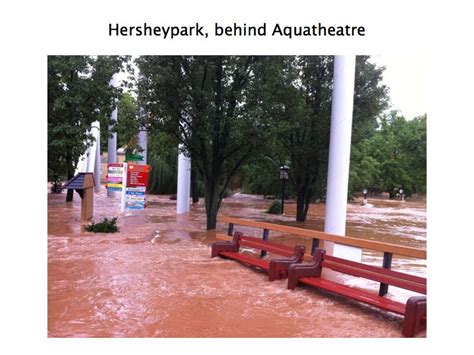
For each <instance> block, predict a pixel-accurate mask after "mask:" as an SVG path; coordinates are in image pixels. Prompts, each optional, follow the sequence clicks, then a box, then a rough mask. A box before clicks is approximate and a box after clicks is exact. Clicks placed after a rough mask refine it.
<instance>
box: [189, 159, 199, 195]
mask: <svg viewBox="0 0 474 355" xmlns="http://www.w3.org/2000/svg"><path fill="white" fill-rule="evenodd" d="M191 197H192V199H193V203H198V202H199V191H198V181H197V173H196V168H195V165H194V164H193V161H192V159H191Z"/></svg>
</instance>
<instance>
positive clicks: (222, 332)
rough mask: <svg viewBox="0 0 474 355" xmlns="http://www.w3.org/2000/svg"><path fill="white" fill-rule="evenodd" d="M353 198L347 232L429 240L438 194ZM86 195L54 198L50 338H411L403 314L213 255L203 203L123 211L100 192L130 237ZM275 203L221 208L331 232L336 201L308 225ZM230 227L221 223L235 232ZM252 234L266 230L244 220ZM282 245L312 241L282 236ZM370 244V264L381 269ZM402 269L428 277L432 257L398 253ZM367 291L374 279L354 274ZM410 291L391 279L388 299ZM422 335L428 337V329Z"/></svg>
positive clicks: (244, 199) (237, 201)
mask: <svg viewBox="0 0 474 355" xmlns="http://www.w3.org/2000/svg"><path fill="white" fill-rule="evenodd" d="M369 202H370V205H368V206H360V201H356V202H353V203H350V204H349V206H348V214H347V232H346V234H347V235H350V236H353V237H357V238H366V239H371V240H379V241H383V242H388V243H394V244H400V245H406V246H412V247H416V248H426V201H425V200H421V199H420V200H417V201H406V202H401V201H390V200H384V199H373V200H369ZM80 204H81V201H80V198H79V196H78V195H77V194H76V195H75V197H74V201H73V202H72V203H66V202H65V194H64V193H63V194H61V195H51V194H49V195H48V336H49V337H134V338H136V337H215V338H217V337H247V338H248V337H284V338H286V337H317V338H319V337H364V338H368V337H400V336H401V333H400V329H401V326H402V321H403V320H402V317H400V316H397V315H395V314H391V313H387V312H383V311H379V310H377V309H374V308H371V307H369V306H364V305H361V304H358V303H355V302H351V301H347V300H345V299H342V298H339V297H336V296H332V295H330V294H325V293H321V292H318V291H316V290H315V289H314V288H306V287H298V288H297V289H296V290H295V291H288V290H287V289H286V281H284V280H281V281H274V282H268V281H267V276H266V275H265V274H264V273H262V272H259V271H258V270H255V269H251V268H248V267H245V266H243V265H240V264H239V263H236V262H234V261H231V260H224V259H221V258H213V259H211V257H210V254H211V243H212V242H214V241H215V232H208V231H206V229H205V213H204V205H203V201H200V202H199V203H198V204H196V205H193V206H192V208H191V212H190V213H189V214H188V215H180V216H176V215H175V201H172V200H170V199H169V196H156V195H149V196H148V208H147V209H146V210H144V211H126V212H125V213H122V214H121V213H120V212H119V199H118V197H117V198H116V199H114V198H107V196H106V191H105V189H102V190H101V192H100V193H99V194H95V195H94V220H95V221H100V220H102V219H103V218H104V217H107V218H111V217H114V216H117V217H118V225H119V227H120V232H119V233H112V234H105V233H97V234H95V233H90V232H85V231H84V230H83V224H82V223H81V221H80ZM270 204H271V201H269V200H264V199H263V198H261V197H260V196H249V195H234V196H233V197H230V198H227V199H225V200H224V201H223V204H222V208H221V211H220V213H221V214H226V215H232V216H236V217H242V218H248V219H258V220H267V221H272V222H275V223H285V224H290V225H298V226H300V227H304V228H309V229H316V230H323V229H324V204H315V205H312V206H311V208H310V210H309V214H308V220H307V222H306V223H296V222H294V215H295V204H294V202H293V203H292V202H286V203H285V215H283V216H275V215H269V214H266V213H263V211H264V210H265V209H267V208H268V207H269V205H270ZM226 227H227V226H226V225H224V224H219V225H218V228H217V231H218V232H221V233H226ZM236 230H242V231H244V232H246V233H248V234H253V235H256V236H258V235H260V233H261V231H257V230H252V229H248V228H238V227H236ZM270 239H273V240H278V241H279V242H282V243H287V244H294V243H295V241H297V242H298V243H303V244H306V245H307V246H308V247H309V241H308V240H304V239H298V238H294V237H290V236H287V235H281V234H278V233H274V234H271V235H270ZM381 260H382V255H379V254H377V253H371V252H366V251H364V253H363V261H364V262H366V263H373V264H378V265H381ZM393 269H396V270H403V271H405V272H409V273H413V274H416V275H422V276H426V261H425V260H421V261H420V260H414V259H404V258H394V260H393ZM343 281H344V282H347V283H349V284H351V283H352V284H356V285H357V286H360V287H366V288H373V289H374V290H376V289H377V288H378V284H375V283H373V284H371V283H370V282H364V281H363V280H358V279H355V278H349V277H347V278H345V279H344V280H343ZM410 295H412V293H410V292H409V291H405V290H401V289H398V288H395V287H390V289H389V294H388V297H391V298H394V299H399V300H405V299H406V298H407V297H409V296H410ZM418 336H422V337H424V336H426V332H422V333H420V334H419V335H418Z"/></svg>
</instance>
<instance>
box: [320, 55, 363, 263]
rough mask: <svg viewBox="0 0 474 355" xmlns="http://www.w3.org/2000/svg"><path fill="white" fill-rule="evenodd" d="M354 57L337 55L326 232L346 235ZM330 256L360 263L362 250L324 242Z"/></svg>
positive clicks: (335, 59) (335, 60) (335, 61)
mask: <svg viewBox="0 0 474 355" xmlns="http://www.w3.org/2000/svg"><path fill="white" fill-rule="evenodd" d="M354 78H355V56H353V55H348V56H335V58H334V85H333V97H332V112H331V135H330V144H329V166H328V183H327V195H326V217H325V223H324V231H325V232H326V233H330V234H336V235H340V236H344V235H345V234H346V213H347V192H348V185H349V165H350V154H351V133H352V111H353V103H354ZM324 248H325V249H326V251H327V253H328V254H330V255H334V256H338V257H341V258H344V259H350V260H355V261H360V260H361V258H362V251H361V249H359V248H353V247H347V246H344V245H340V244H334V243H328V242H325V243H324Z"/></svg>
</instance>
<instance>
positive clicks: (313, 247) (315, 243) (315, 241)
mask: <svg viewBox="0 0 474 355" xmlns="http://www.w3.org/2000/svg"><path fill="white" fill-rule="evenodd" d="M317 248H319V239H317V238H313V242H312V243H311V255H313V253H314V251H315V250H316V249H317Z"/></svg>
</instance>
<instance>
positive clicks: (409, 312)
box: [288, 249, 426, 337]
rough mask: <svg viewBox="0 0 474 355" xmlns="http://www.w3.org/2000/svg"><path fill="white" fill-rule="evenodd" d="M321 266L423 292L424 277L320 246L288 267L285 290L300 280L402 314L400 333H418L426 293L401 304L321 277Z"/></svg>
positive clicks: (408, 334) (292, 287) (406, 334)
mask: <svg viewBox="0 0 474 355" xmlns="http://www.w3.org/2000/svg"><path fill="white" fill-rule="evenodd" d="M323 268H328V269H332V270H334V271H338V272H342V273H345V274H348V275H352V276H357V277H363V278H365V279H369V280H373V281H377V282H380V283H383V284H387V285H392V286H395V287H400V288H403V289H406V290H410V291H414V292H417V293H420V294H424V295H426V278H423V277H418V276H414V275H409V274H405V273H402V272H398V271H393V270H390V269H386V268H382V267H377V266H372V265H367V264H363V263H358V262H354V261H350V260H345V259H341V258H337V257H334V256H330V255H326V252H325V250H322V249H316V250H315V251H314V253H313V259H312V261H311V262H309V263H304V264H301V263H300V264H294V265H291V266H290V267H289V268H288V289H291V290H293V289H295V288H296V286H297V285H298V283H302V284H306V285H310V286H314V287H316V288H319V289H323V290H326V291H329V292H331V293H334V294H337V295H340V296H343V297H346V298H349V299H352V300H355V301H359V302H362V303H366V304H369V305H371V306H374V307H377V308H380V309H383V310H386V311H389V312H393V313H397V314H400V315H403V316H405V320H404V324H403V330H402V333H403V335H404V336H406V337H413V336H414V335H415V334H416V333H417V332H418V330H419V325H420V323H421V322H422V321H425V320H426V296H412V297H410V298H409V299H408V301H407V303H406V304H404V303H401V302H397V301H394V300H391V299H388V298H385V297H383V296H380V295H378V294H376V293H373V292H370V291H367V290H362V289H359V288H355V287H349V286H346V285H343V284H340V283H337V282H335V281H331V280H327V279H324V278H321V271H322V269H323Z"/></svg>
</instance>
